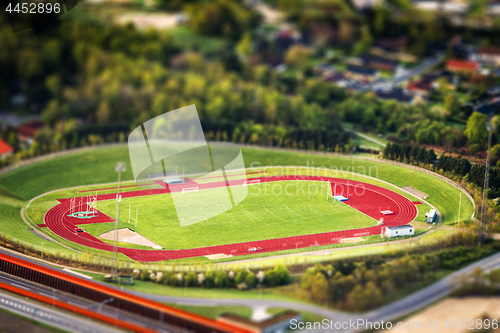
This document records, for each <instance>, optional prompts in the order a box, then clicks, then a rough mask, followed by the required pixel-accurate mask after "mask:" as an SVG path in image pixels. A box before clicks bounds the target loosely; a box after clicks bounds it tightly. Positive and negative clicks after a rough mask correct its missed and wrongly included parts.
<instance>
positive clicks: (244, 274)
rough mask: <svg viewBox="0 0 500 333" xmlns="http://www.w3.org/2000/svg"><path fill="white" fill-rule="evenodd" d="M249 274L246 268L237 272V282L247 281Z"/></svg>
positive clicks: (235, 279) (237, 283)
mask: <svg viewBox="0 0 500 333" xmlns="http://www.w3.org/2000/svg"><path fill="white" fill-rule="evenodd" d="M247 276H248V271H246V270H243V271H239V272H238V273H236V277H235V278H234V282H235V284H236V285H239V284H240V283H243V282H245V280H246V278H247Z"/></svg>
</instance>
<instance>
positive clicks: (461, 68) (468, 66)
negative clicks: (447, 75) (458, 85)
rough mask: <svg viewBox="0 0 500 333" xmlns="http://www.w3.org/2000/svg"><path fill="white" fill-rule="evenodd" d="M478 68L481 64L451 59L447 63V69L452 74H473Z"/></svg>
mask: <svg viewBox="0 0 500 333" xmlns="http://www.w3.org/2000/svg"><path fill="white" fill-rule="evenodd" d="M478 68H479V64H478V63H477V62H475V61H467V60H460V59H451V60H448V62H447V63H446V69H447V70H449V71H450V72H461V73H473V72H475V71H477V70H478Z"/></svg>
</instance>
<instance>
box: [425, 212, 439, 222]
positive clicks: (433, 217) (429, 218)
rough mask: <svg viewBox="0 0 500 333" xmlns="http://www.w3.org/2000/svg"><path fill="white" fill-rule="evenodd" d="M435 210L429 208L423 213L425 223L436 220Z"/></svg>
mask: <svg viewBox="0 0 500 333" xmlns="http://www.w3.org/2000/svg"><path fill="white" fill-rule="evenodd" d="M436 216H437V212H436V210H435V209H431V210H430V211H429V212H428V213H425V221H426V222H427V223H434V222H435V221H436Z"/></svg>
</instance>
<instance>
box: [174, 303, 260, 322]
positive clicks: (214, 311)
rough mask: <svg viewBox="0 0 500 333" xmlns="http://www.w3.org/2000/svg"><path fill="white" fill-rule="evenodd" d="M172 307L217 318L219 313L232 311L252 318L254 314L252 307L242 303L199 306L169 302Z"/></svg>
mask: <svg viewBox="0 0 500 333" xmlns="http://www.w3.org/2000/svg"><path fill="white" fill-rule="evenodd" d="M167 305H170V306H171V307H174V308H178V309H181V310H185V311H189V312H193V313H196V314H199V315H200V316H204V317H208V318H212V319H216V318H217V317H218V316H219V315H221V314H223V313H226V312H230V313H234V314H236V315H239V316H242V317H245V318H250V317H251V316H252V309H251V308H249V307H247V306H242V305H216V306H197V305H184V304H168V303H167Z"/></svg>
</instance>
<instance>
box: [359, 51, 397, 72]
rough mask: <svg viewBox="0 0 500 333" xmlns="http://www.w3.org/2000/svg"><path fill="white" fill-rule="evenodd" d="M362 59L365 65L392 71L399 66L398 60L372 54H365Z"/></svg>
mask: <svg viewBox="0 0 500 333" xmlns="http://www.w3.org/2000/svg"><path fill="white" fill-rule="evenodd" d="M360 59H361V61H362V63H363V65H364V66H365V67H368V68H373V69H378V70H381V71H387V72H392V71H394V70H395V69H396V67H397V66H398V62H397V61H395V60H390V59H387V58H384V57H380V56H377V55H372V54H364V55H362V56H360Z"/></svg>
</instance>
